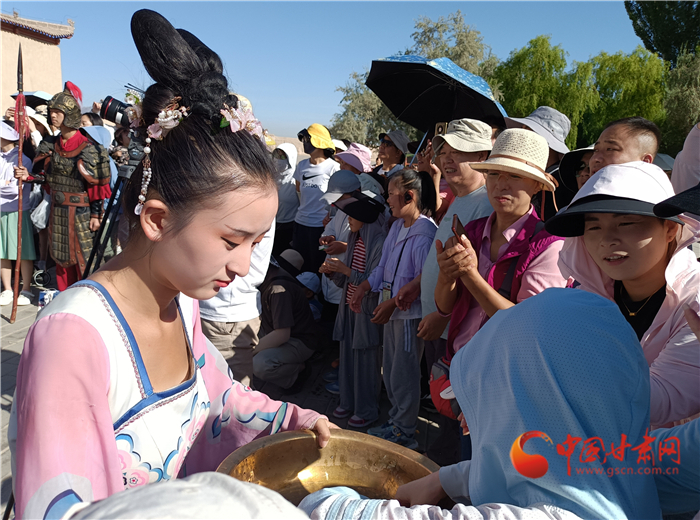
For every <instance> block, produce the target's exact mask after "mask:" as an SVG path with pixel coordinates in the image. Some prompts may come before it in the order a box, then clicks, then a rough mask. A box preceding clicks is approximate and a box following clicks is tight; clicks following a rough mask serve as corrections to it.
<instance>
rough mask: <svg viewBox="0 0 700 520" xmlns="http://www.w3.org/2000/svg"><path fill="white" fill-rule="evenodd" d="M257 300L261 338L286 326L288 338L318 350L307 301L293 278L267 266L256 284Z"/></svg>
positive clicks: (318, 343) (301, 287)
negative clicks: (264, 273)
mask: <svg viewBox="0 0 700 520" xmlns="http://www.w3.org/2000/svg"><path fill="white" fill-rule="evenodd" d="M260 297H261V303H262V313H261V315H260V329H261V330H262V332H263V335H264V334H269V333H270V332H272V331H273V330H276V329H286V328H287V327H289V328H291V331H290V336H291V337H292V338H296V339H299V340H301V341H302V342H303V343H304V345H306V346H307V347H308V348H310V349H311V350H319V349H320V348H321V346H322V345H321V343H320V342H319V341H318V334H317V332H316V322H315V321H314V317H313V314H312V313H311V307H310V306H309V300H307V299H306V294H305V290H304V286H303V285H302V284H301V283H300V282H299V281H298V280H297V279H296V278H294V277H293V276H291V275H290V274H289V273H287V272H286V271H285V270H284V269H281V268H279V267H277V266H275V265H272V264H270V267H269V268H268V270H267V275H266V276H265V280H264V281H263V283H262V284H261V285H260Z"/></svg>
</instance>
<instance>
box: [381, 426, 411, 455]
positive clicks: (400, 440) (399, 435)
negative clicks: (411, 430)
mask: <svg viewBox="0 0 700 520" xmlns="http://www.w3.org/2000/svg"><path fill="white" fill-rule="evenodd" d="M384 440H385V441H389V442H393V443H394V444H398V445H399V446H403V447H404V448H408V449H409V450H415V449H416V448H417V447H418V441H417V440H416V439H415V437H414V436H413V435H408V434H406V433H404V432H403V430H401V428H399V427H398V426H394V427H393V428H392V430H391V432H390V433H387V434H386V435H385V436H384Z"/></svg>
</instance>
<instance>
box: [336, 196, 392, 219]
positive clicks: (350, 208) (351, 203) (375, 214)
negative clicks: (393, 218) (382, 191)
mask: <svg viewBox="0 0 700 520" xmlns="http://www.w3.org/2000/svg"><path fill="white" fill-rule="evenodd" d="M333 205H334V206H335V207H336V208H338V209H339V210H341V211H342V212H344V213H345V214H346V215H348V216H350V217H352V218H354V219H355V220H359V221H360V222H364V223H365V224H371V223H372V222H376V221H377V219H378V218H379V215H381V214H382V213H384V208H385V206H384V204H382V203H381V202H380V201H379V200H377V199H376V198H374V197H371V196H370V195H367V194H365V193H363V192H361V191H359V190H358V191H355V192H353V193H352V196H351V197H350V198H347V199H343V200H339V201H337V202H335V203H334V204H333Z"/></svg>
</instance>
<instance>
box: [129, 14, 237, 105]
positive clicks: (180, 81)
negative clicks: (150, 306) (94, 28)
mask: <svg viewBox="0 0 700 520" xmlns="http://www.w3.org/2000/svg"><path fill="white" fill-rule="evenodd" d="M131 34H132V36H133V38H134V43H135V44H136V48H137V50H138V51H139V55H140V56H141V60H142V61H143V66H144V67H145V69H146V72H148V74H149V75H150V76H151V78H153V79H154V80H155V81H156V83H159V84H160V85H161V86H163V87H166V88H168V89H170V90H171V91H172V92H173V93H175V94H176V95H178V96H181V97H182V101H181V104H183V105H184V106H188V107H189V109H190V113H192V114H195V113H199V114H201V115H202V116H204V117H205V118H206V119H211V118H212V117H213V116H215V115H217V114H218V113H219V110H220V109H221V108H222V107H223V103H224V101H225V100H226V99H227V98H228V97H229V92H228V81H227V80H226V77H225V76H224V75H223V64H222V62H221V59H220V58H219V56H218V55H217V54H216V53H215V52H214V51H212V50H211V49H210V48H209V47H207V46H206V45H204V43H202V42H201V41H200V40H199V38H197V37H196V36H194V35H193V34H192V33H190V32H188V31H186V30H184V29H175V27H173V26H172V24H171V23H170V22H169V21H168V20H166V19H165V18H164V17H163V16H162V15H160V14H159V13H156V12H155V11H151V10H150V9H141V10H139V11H136V12H135V13H134V15H133V17H132V18H131Z"/></svg>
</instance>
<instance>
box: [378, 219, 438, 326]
mask: <svg viewBox="0 0 700 520" xmlns="http://www.w3.org/2000/svg"><path fill="white" fill-rule="evenodd" d="M403 224H404V220H403V219H401V218H400V219H398V220H397V221H396V222H394V223H393V224H392V226H391V229H390V230H389V235H388V236H387V237H386V240H385V241H384V247H383V248H382V258H381V260H380V261H379V265H378V266H377V267H375V268H374V270H373V271H372V274H370V275H369V278H368V279H367V280H368V281H369V283H370V286H371V288H372V291H374V292H381V291H382V283H383V282H384V281H387V282H392V281H393V285H392V287H391V297H392V298H393V297H394V296H396V293H398V292H399V289H401V287H403V286H404V285H406V284H407V283H408V282H410V281H411V280H413V279H414V278H415V277H416V276H418V275H419V274H421V272H422V270H423V264H424V263H425V259H426V257H427V256H428V251H430V246H431V245H432V243H433V238H435V232H436V231H437V225H435V222H433V219H431V218H428V217H426V216H425V215H421V216H419V217H418V220H416V221H415V223H414V224H413V225H412V226H411V227H410V228H409V230H408V235H407V236H406V238H405V239H403V240H401V241H400V242H397V239H398V236H399V231H400V230H401V228H402V227H403ZM404 244H405V247H404ZM399 259H400V261H399ZM421 317H422V313H421V306H420V298H417V299H416V300H415V301H414V302H413V304H412V305H411V308H410V309H408V310H407V311H401V310H399V309H396V310H395V311H394V314H392V315H391V319H392V320H408V319H413V318H421Z"/></svg>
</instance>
